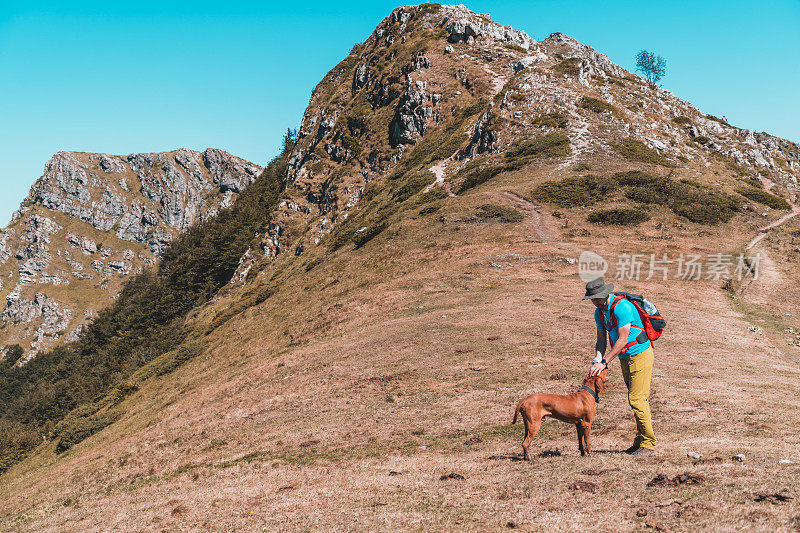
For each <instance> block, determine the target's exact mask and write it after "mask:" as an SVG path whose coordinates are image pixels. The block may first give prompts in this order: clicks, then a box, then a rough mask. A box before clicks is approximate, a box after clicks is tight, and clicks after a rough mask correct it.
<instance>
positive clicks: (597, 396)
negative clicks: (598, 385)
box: [581, 385, 600, 403]
mask: <svg viewBox="0 0 800 533" xmlns="http://www.w3.org/2000/svg"><path fill="white" fill-rule="evenodd" d="M581 388H582V389H583V390H585V391H587V392H588V393H589V394H591V395H592V398H594V403H600V393H599V392H597V391H596V390H594V389H593V388H591V387H589V386H587V385H581Z"/></svg>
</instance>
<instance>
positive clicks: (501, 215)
mask: <svg viewBox="0 0 800 533" xmlns="http://www.w3.org/2000/svg"><path fill="white" fill-rule="evenodd" d="M476 215H477V216H478V218H482V219H489V218H494V219H497V220H500V221H501V222H513V223H516V222H522V220H523V219H524V218H525V217H524V216H523V214H522V213H520V212H519V211H517V210H516V209H513V208H511V207H505V206H502V205H494V204H483V205H482V206H480V207H478V212H477V213H476Z"/></svg>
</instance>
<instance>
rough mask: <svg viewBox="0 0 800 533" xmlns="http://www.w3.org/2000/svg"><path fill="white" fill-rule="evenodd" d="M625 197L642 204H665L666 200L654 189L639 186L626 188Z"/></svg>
mask: <svg viewBox="0 0 800 533" xmlns="http://www.w3.org/2000/svg"><path fill="white" fill-rule="evenodd" d="M625 196H626V197H627V198H630V199H631V200H633V201H634V202H639V203H642V204H665V203H667V199H668V198H667V197H666V196H664V195H663V194H662V193H660V192H659V191H658V190H656V189H652V188H650V187H640V186H634V187H627V188H626V189H625Z"/></svg>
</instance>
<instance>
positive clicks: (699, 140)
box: [692, 135, 711, 144]
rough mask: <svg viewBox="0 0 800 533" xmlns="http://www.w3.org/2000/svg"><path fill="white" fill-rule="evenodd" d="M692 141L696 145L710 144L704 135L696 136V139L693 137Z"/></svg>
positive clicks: (709, 140)
mask: <svg viewBox="0 0 800 533" xmlns="http://www.w3.org/2000/svg"><path fill="white" fill-rule="evenodd" d="M692 140H693V141H694V142H696V143H698V144H708V143H710V142H711V139H709V138H708V137H706V136H705V135H698V136H697V137H694V138H693V139H692Z"/></svg>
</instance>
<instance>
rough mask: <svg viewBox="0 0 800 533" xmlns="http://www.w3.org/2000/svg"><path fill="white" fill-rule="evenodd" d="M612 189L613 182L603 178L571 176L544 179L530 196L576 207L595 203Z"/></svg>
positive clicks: (543, 200)
mask: <svg viewBox="0 0 800 533" xmlns="http://www.w3.org/2000/svg"><path fill="white" fill-rule="evenodd" d="M613 189H614V183H613V182H611V181H609V180H608V179H605V178H598V177H596V176H584V177H571V178H564V179H561V180H554V181H546V182H544V183H542V184H540V185H538V186H537V187H535V188H534V189H533V191H531V197H532V198H533V199H534V200H536V201H537V202H542V203H548V204H555V205H557V206H560V207H578V206H588V205H593V204H595V203H597V202H598V201H600V200H602V199H603V198H604V197H605V196H606V195H607V194H608V193H609V192H610V191H612V190H613Z"/></svg>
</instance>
